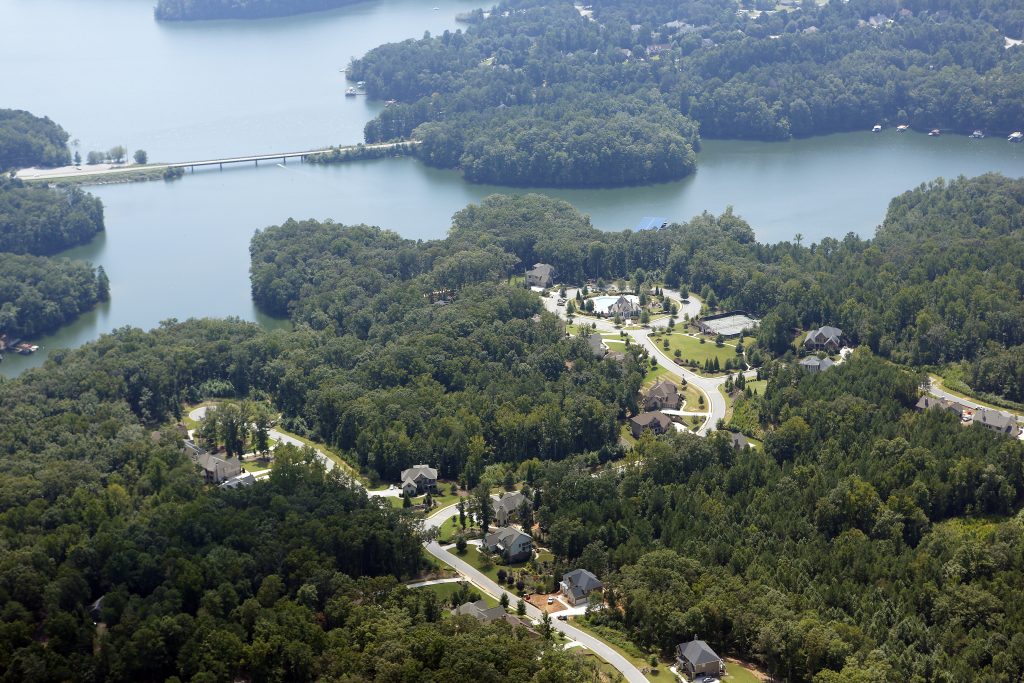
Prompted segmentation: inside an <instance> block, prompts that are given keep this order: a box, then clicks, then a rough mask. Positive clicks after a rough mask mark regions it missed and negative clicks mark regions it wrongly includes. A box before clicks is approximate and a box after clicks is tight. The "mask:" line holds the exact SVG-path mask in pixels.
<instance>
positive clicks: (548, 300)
mask: <svg viewBox="0 0 1024 683" xmlns="http://www.w3.org/2000/svg"><path fill="white" fill-rule="evenodd" d="M663 291H664V292H665V295H666V296H668V298H669V299H672V300H673V301H674V302H675V303H676V304H678V305H679V319H682V316H683V314H684V313H685V314H688V315H689V316H690V318H696V317H697V316H698V315H700V308H701V301H700V299H698V298H697V297H696V296H693V295H690V298H689V303H688V304H684V303H683V302H682V299H680V294H679V292H677V291H675V290H672V289H666V290H663ZM565 293H566V297H567V298H569V299H572V298H574V297H575V296H576V289H569V288H566V291H565ZM541 302H543V304H544V308H546V309H547V310H549V311H551V312H552V313H554V314H556V315H558V316H559V317H561V318H562V319H563V320H564V319H565V318H566V315H565V308H564V307H562V306H558V305H557V303H556V297H541ZM578 320H579V321H580V322H581V323H582V324H590V323H594V324H595V325H596V326H597V331H598V332H614V333H616V334H617V333H618V332H620V330H618V329H616V328H615V325H614V324H612V322H611V321H610V320H605V319H602V318H579V319H578ZM667 326H668V319H667V318H662V319H661V320H656V321H654V322H653V323H651V327H652V328H656V327H667ZM649 331H650V330H648V329H639V330H625V332H626V334H628V335H629V336H630V338H631V339H632V340H633V342H634V343H636V344H639V345H641V346H643V347H644V348H645V349H647V352H648V353H650V354H651V356H653V357H654V358H655V359H656V360H657V361H658V365H660V366H661V367H663V368H665V369H666V370H668V371H669V372H671V373H672V374H673V375H676V376H677V377H684V378H685V379H686V382H687V383H688V384H691V385H693V386H695V387H697V389H698V390H699V391H701V392H702V393H703V394H704V397H705V401H706V405H707V406H708V408H709V409H710V410H709V411H708V413H707V418H706V419H705V420H704V423H703V424H701V426H700V427H699V428H698V429H697V430H696V433H697V434H699V435H700V436H706V435H707V434H708V433H710V432H713V431H714V430H715V425H717V424H718V421H719V420H724V419H725V411H726V408H727V406H726V403H725V397H724V396H722V392H720V391H719V390H718V388H719V387H720V386H722V385H723V384H725V377H724V376H722V377H704V376H702V375H698V374H697V373H695V372H693V371H691V370H689V369H687V368H684V367H681V366H679V365H677V364H676V363H675V361H674V360H672V359H671V358H669V357H668V356H667V355H665V353H664V352H663V351H662V350H661V349H659V348H658V345H657V344H655V343H654V342H653V341H651V338H650V337H648V336H647V334H648V332H649Z"/></svg>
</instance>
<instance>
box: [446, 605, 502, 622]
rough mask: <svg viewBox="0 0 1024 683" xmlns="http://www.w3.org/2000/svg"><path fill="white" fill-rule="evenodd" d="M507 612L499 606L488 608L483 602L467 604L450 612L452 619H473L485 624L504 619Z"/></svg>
mask: <svg viewBox="0 0 1024 683" xmlns="http://www.w3.org/2000/svg"><path fill="white" fill-rule="evenodd" d="M506 614H507V612H506V611H505V608H504V607H502V606H501V605H497V606H495V607H488V606H487V602H486V601H484V600H477V601H476V602H467V603H464V604H462V605H459V606H458V607H456V608H455V609H453V610H452V616H453V617H460V616H462V617H473V618H474V619H477V620H478V621H482V622H483V623H485V624H491V623H494V622H495V621H499V620H501V619H504V618H505V615H506Z"/></svg>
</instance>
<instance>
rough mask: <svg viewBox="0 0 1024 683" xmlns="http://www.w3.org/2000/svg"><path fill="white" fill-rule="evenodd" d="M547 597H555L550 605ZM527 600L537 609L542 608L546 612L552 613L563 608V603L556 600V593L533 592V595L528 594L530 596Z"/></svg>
mask: <svg viewBox="0 0 1024 683" xmlns="http://www.w3.org/2000/svg"><path fill="white" fill-rule="evenodd" d="M549 597H551V598H555V601H554V602H553V603H552V604H550V605H549V604H548V598H549ZM527 602H528V603H530V604H531V605H533V606H534V607H536V608H537V609H539V610H543V611H544V612H547V613H548V614H554V613H555V612H561V611H562V610H564V609H565V605H563V604H562V603H560V602H558V594H557V593H550V594H546V595H545V594H543V593H534V594H533V595H531V596H530V598H529V599H528V600H527Z"/></svg>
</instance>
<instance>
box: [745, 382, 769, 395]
mask: <svg viewBox="0 0 1024 683" xmlns="http://www.w3.org/2000/svg"><path fill="white" fill-rule="evenodd" d="M747 388H748V389H750V393H752V394H753V393H755V392H756V393H757V395H758V396H764V392H765V389H767V388H768V380H766V379H755V380H750V381H748V382H747Z"/></svg>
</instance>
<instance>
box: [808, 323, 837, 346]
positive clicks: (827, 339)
mask: <svg viewBox="0 0 1024 683" xmlns="http://www.w3.org/2000/svg"><path fill="white" fill-rule="evenodd" d="M804 346H806V347H807V348H809V349H814V350H816V351H818V350H824V351H829V352H831V353H835V352H837V351H838V350H839V349H841V348H842V346H843V331H842V330H841V329H839V328H838V327H831V326H830V325H824V326H822V327H819V328H818V329H816V330H811V331H810V332H808V333H807V337H806V338H805V339H804Z"/></svg>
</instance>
